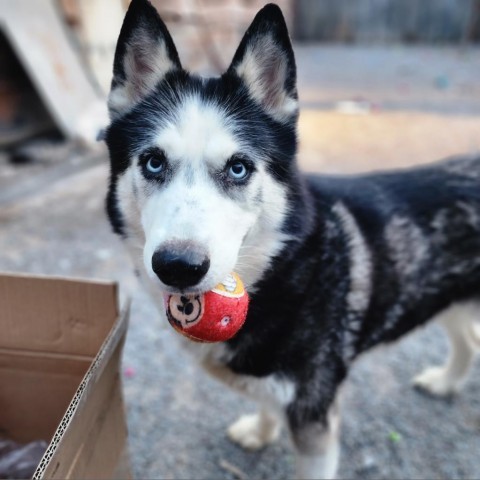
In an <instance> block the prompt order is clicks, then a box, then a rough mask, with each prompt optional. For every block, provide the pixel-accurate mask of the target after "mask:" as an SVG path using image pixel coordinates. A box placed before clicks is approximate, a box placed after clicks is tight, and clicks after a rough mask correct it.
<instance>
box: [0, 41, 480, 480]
mask: <svg viewBox="0 0 480 480" xmlns="http://www.w3.org/2000/svg"><path fill="white" fill-rule="evenodd" d="M479 54H480V50H479V49H478V48H476V49H463V50H457V49H451V48H450V49H447V48H442V49H432V48H430V49H429V48H401V47H384V48H360V47H357V48H344V47H333V46H332V47H328V46H327V47H325V46H324V47H318V46H298V48H297V58H298V70H299V92H300V99H301V101H302V105H303V107H304V108H303V111H302V114H301V118H300V129H299V131H300V144H301V151H300V156H299V160H300V163H301V165H302V167H303V168H304V169H306V170H311V171H318V172H328V173H331V172H345V173H352V172H356V171H365V170H369V169H372V168H382V169H386V168H396V167H400V166H407V165H414V164H418V163H425V162H430V161H434V160H436V159H439V158H441V157H444V156H448V155H452V154H461V153H467V152H472V151H477V152H478V151H479V150H480V75H479V74H480V55H479ZM52 155H55V154H52ZM57 155H60V156H61V158H60V161H57V162H54V161H45V163H44V164H42V165H40V166H39V165H36V166H28V165H25V166H21V167H20V166H16V167H12V166H11V165H8V164H7V156H6V155H1V156H0V251H1V252H2V253H1V255H0V269H1V270H9V271H23V272H31V273H45V274H60V275H74V276H81V277H95V278H107V279H114V280H117V281H119V282H120V286H121V294H122V299H123V300H125V298H126V297H127V296H131V297H132V298H133V311H132V318H131V325H130V329H129V334H128V339H127V343H126V346H125V355H124V361H123V368H124V372H123V373H124V392H125V399H126V404H127V415H128V424H129V432H130V449H131V456H132V464H133V468H134V474H135V477H136V478H177V479H190V478H191V479H230V478H232V479H233V478H255V479H257V478H265V479H267V478H268V479H272V478H275V479H277V478H288V477H291V476H292V475H293V455H292V450H291V445H290V440H289V438H288V436H287V434H286V433H285V434H284V435H283V436H282V438H281V440H280V441H279V442H278V443H276V444H275V445H272V446H270V447H268V448H265V449H264V450H262V451H260V452H257V453H247V452H244V451H243V450H241V449H240V448H238V447H237V446H235V445H233V444H231V443H230V442H229V441H228V439H227V438H226V435H225V429H226V427H227V426H228V425H229V424H230V423H231V422H233V421H234V420H235V419H236V417H237V416H238V415H240V414H242V413H245V412H252V411H254V409H255V406H254V404H253V403H251V402H249V401H248V400H245V399H244V398H241V397H239V396H237V395H236V394H234V393H232V392H229V391H227V390H226V389H224V387H222V386H221V385H219V384H217V383H216V382H215V381H214V380H212V379H210V378H209V377H207V376H206V375H205V374H204V373H202V372H201V371H200V370H199V369H198V368H197V366H196V365H195V362H194V359H192V358H190V357H188V356H186V355H185V354H184V352H182V351H180V350H179V348H178V347H177V345H176V342H175V341H173V340H174V339H175V335H176V334H175V333H174V332H173V331H172V330H171V328H170V327H169V326H168V325H164V324H162V323H161V322H160V320H159V319H158V317H157V316H156V314H155V311H154V309H153V307H152V305H151V303H150V301H149V299H148V298H147V297H146V295H145V294H144V293H143V291H142V289H141V288H140V286H139V285H138V284H137V282H136V280H135V278H134V276H133V273H132V270H131V266H130V264H129V261H128V258H127V256H126V254H125V252H124V251H123V248H122V246H121V244H120V241H119V240H118V239H117V238H116V237H115V236H114V235H113V234H112V233H111V232H110V229H109V226H108V224H107V222H106V218H105V215H104V210H103V202H104V195H105V189H106V181H107V175H108V171H107V160H106V157H105V152H101V154H100V155H97V156H96V157H95V158H96V160H95V161H92V160H91V158H90V159H89V160H88V161H85V162H82V161H79V160H78V158H77V156H76V155H77V154H76V153H75V152H70V151H69V150H68V149H67V150H63V151H61V152H60V154H57ZM63 157H65V158H63ZM62 158H63V160H64V162H62ZM72 158H73V159H74V160H72ZM75 158H76V160H75ZM59 164H61V165H65V164H67V165H70V166H71V168H70V169H68V168H66V167H65V166H62V167H59ZM58 168H63V170H62V172H63V173H62V174H61V175H59V174H58V173H56V172H58ZM64 170H66V171H64ZM33 179H35V180H33ZM446 353H447V344H446V341H445V338H444V336H443V334H442V332H441V331H440V329H439V328H438V327H436V326H435V325H430V326H428V327H426V328H424V329H421V330H419V331H416V332H414V333H412V334H411V335H409V336H408V337H407V338H405V339H404V340H402V341H401V342H399V343H398V344H396V345H394V346H390V347H387V348H380V349H377V350H375V351H373V352H371V353H369V354H366V355H365V356H364V357H362V358H360V359H359V361H358V362H357V363H356V365H355V366H354V368H353V369H352V372H351V375H350V376H349V378H348V379H347V381H346V383H345V385H344V388H343V400H342V409H343V426H342V437H341V440H342V448H343V451H342V458H341V465H340V472H339V476H340V478H358V479H360V478H362V479H363V478H368V479H370V478H371V479H374V478H398V479H401V478H475V477H476V478H478V477H480V460H479V456H478V452H479V451H480V400H479V399H480V376H479V375H478V374H476V373H475V374H473V375H472V377H471V378H470V380H469V381H468V382H467V384H466V386H465V389H464V390H463V391H462V392H461V393H460V394H458V395H456V396H455V397H451V398H449V399H446V400H438V399H432V398H429V397H428V396H426V395H424V394H422V393H420V392H418V391H416V390H414V389H412V388H411V386H410V384H409V382H410V379H411V377H412V376H414V375H415V374H416V373H417V372H419V371H420V370H421V369H422V368H424V367H426V366H428V365H431V364H440V363H442V362H443V361H444V358H445V355H446ZM476 367H477V371H478V368H479V367H480V365H478V362H477V365H476Z"/></svg>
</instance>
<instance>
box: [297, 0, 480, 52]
mask: <svg viewBox="0 0 480 480" xmlns="http://www.w3.org/2000/svg"><path fill="white" fill-rule="evenodd" d="M293 6H294V15H293V18H294V36H295V38H296V39H298V40H308V41H314V40H316V41H318V40H320V41H328V42H360V43H363V42H381V43H384V42H387V43H391V42H407V43H412V42H422V43H423V42H427V43H431V42H448V43H458V42H473V41H475V42H478V41H480V1H479V0H423V1H422V0H358V1H357V0H356V1H351V0H297V1H296V2H293Z"/></svg>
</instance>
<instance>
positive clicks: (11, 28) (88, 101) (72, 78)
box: [0, 0, 99, 137]
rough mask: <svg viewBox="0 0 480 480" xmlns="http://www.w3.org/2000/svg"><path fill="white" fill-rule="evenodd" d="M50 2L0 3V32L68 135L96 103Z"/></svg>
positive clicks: (96, 97)
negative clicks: (0, 30)
mask: <svg viewBox="0 0 480 480" xmlns="http://www.w3.org/2000/svg"><path fill="white" fill-rule="evenodd" d="M54 3H55V2H53V1H52V0H35V1H34V2H32V1H31V0H15V2H12V1H11V0H0V28H1V29H2V30H3V32H4V34H5V36H6V37H7V39H8V41H9V42H10V44H11V46H12V48H13V49H14V50H15V53H16V55H17V56H18V58H19V60H20V61H21V63H22V64H23V66H24V68H25V70H26V72H27V74H28V75H29V77H30V78H31V80H32V82H33V84H34V85H35V87H36V89H37V91H38V93H39V94H40V97H41V98H42V100H43V102H44V103H45V106H46V107H47V109H48V111H49V113H50V114H51V116H52V118H53V119H54V121H55V122H56V124H57V125H58V127H59V128H60V130H61V131H62V132H63V133H64V134H65V135H66V136H67V137H74V136H75V135H76V128H77V123H78V121H79V118H81V117H82V115H83V114H84V113H85V111H86V109H87V108H88V107H89V106H90V105H93V104H94V103H95V101H98V98H99V96H98V94H97V93H96V92H95V90H94V87H93V86H92V84H91V83H90V80H89V78H88V76H87V73H86V71H85V69H84V68H83V67H82V65H81V63H80V61H79V57H78V55H77V54H76V52H75V50H74V49H73V47H72V45H71V43H70V41H69V39H68V35H67V33H66V31H65V26H64V25H63V23H62V20H61V18H60V16H59V14H58V12H57V10H56V8H55V6H54Z"/></svg>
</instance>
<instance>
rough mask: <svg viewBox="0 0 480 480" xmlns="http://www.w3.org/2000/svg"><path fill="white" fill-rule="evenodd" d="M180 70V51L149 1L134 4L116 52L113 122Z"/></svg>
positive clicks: (137, 0)
mask: <svg viewBox="0 0 480 480" xmlns="http://www.w3.org/2000/svg"><path fill="white" fill-rule="evenodd" d="M181 68H182V66H181V64H180V60H179V58H178V53H177V49H176V48H175V45H174V43H173V40H172V37H171V36H170V33H169V32H168V30H167V27H166V26H165V24H164V23H163V21H162V19H161V18H160V16H159V14H158V12H157V11H156V10H155V8H154V7H153V6H152V5H151V3H150V2H149V1H147V0H132V2H131V3H130V7H129V8H128V11H127V14H126V15H125V19H124V21H123V25H122V29H121V30H120V36H119V37H118V42H117V48H116V50H115V59H114V63H113V79H112V87H111V91H110V96H109V98H108V108H109V111H110V118H111V119H112V120H113V119H115V118H116V117H118V116H120V115H122V114H124V113H126V112H128V111H129V110H130V109H131V108H132V107H133V106H134V105H135V104H136V103H138V102H139V101H140V100H141V99H142V98H144V97H145V95H147V94H148V93H149V92H150V91H152V89H153V88H154V87H155V85H156V84H157V83H158V82H159V81H160V80H161V79H162V78H163V77H164V76H165V74H166V73H167V72H169V71H170V70H174V69H181Z"/></svg>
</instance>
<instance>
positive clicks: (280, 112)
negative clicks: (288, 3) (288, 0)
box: [227, 3, 298, 122]
mask: <svg viewBox="0 0 480 480" xmlns="http://www.w3.org/2000/svg"><path fill="white" fill-rule="evenodd" d="M227 73H234V74H236V75H238V76H239V77H240V78H241V79H242V80H243V82H244V83H245V85H246V86H247V88H248V91H249V93H250V95H251V96H252V98H253V99H254V100H256V101H257V102H258V103H260V104H261V105H262V106H263V108H264V109H265V110H266V111H267V113H268V114H270V115H271V116H272V117H273V118H275V119H276V120H278V121H281V122H284V121H288V120H290V119H291V118H292V117H293V116H296V115H297V112H298V101H297V98H298V97H297V88H296V80H297V79H296V67H295V57H294V54H293V49H292V45H291V43H290V38H289V36H288V30H287V25H286V24H285V19H284V18H283V15H282V11H281V10H280V8H279V7H278V6H277V5H274V4H273V3H271V4H268V5H266V6H265V7H263V8H262V9H261V10H260V11H259V12H258V13H257V15H256V17H255V18H254V20H253V22H252V24H251V25H250V27H249V28H248V30H247V31H246V33H245V35H244V37H243V39H242V41H241V42H240V45H239V47H238V49H237V51H236V53H235V55H234V57H233V60H232V63H231V65H230V67H229V68H228V71H227Z"/></svg>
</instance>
